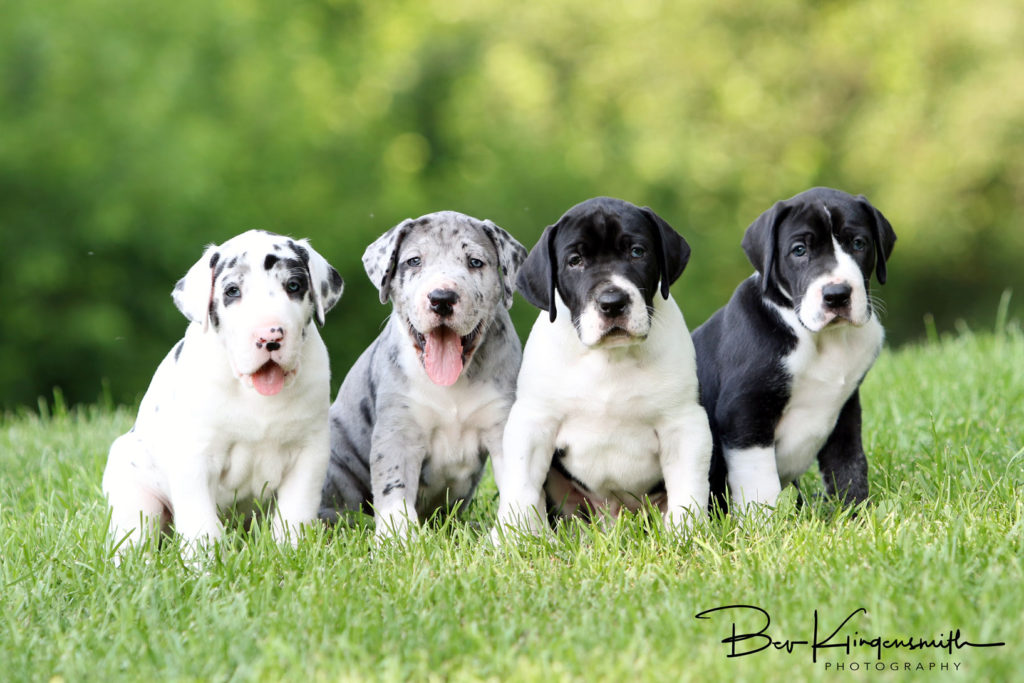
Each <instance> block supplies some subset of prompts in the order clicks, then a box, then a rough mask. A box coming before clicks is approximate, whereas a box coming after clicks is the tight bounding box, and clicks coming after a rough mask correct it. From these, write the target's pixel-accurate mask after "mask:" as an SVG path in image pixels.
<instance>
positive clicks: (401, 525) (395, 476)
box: [370, 416, 427, 541]
mask: <svg viewBox="0 0 1024 683" xmlns="http://www.w3.org/2000/svg"><path fill="white" fill-rule="evenodd" d="M425 444H426V436H425V435H424V434H422V433H420V430H419V429H417V428H416V427H415V426H414V425H412V424H401V423H399V422H398V421H397V420H395V419H388V417H387V416H381V419H380V421H379V422H378V423H377V426H376V428H375V429H374V431H373V440H372V443H371V446H370V480H371V487H372V488H373V508H374V516H375V517H376V518H377V519H376V535H377V540H378V541H380V540H383V539H386V538H392V537H393V538H399V539H403V538H406V537H407V536H408V535H409V532H410V530H411V529H412V528H414V527H415V526H416V525H417V524H418V523H419V516H418V515H417V514H416V496H417V494H418V493H419V484H420V472H421V470H422V469H423V460H424V459H425V458H426V455H427V449H426V445H425Z"/></svg>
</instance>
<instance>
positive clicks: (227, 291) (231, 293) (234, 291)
mask: <svg viewBox="0 0 1024 683" xmlns="http://www.w3.org/2000/svg"><path fill="white" fill-rule="evenodd" d="M224 296H226V297H227V298H229V299H237V298H238V297H240V296H242V290H241V289H239V287H238V285H228V286H227V287H225V288H224Z"/></svg>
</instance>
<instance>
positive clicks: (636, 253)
mask: <svg viewBox="0 0 1024 683" xmlns="http://www.w3.org/2000/svg"><path fill="white" fill-rule="evenodd" d="M646 255H647V250H646V249H644V248H643V247H641V246H634V247H633V248H632V249H630V250H629V257H630V258H634V259H641V258H643V257H644V256H646Z"/></svg>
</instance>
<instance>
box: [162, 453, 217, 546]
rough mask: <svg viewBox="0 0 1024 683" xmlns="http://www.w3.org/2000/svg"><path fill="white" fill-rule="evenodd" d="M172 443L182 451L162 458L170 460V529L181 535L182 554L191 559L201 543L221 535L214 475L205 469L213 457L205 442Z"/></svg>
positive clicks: (209, 541) (214, 539)
mask: <svg viewBox="0 0 1024 683" xmlns="http://www.w3.org/2000/svg"><path fill="white" fill-rule="evenodd" d="M176 446H177V447H176V448H175V450H176V451H177V452H179V453H183V454H184V455H180V456H178V457H177V458H176V459H172V458H173V457H174V456H173V455H172V454H168V455H167V456H166V457H164V458H163V462H165V463H169V462H173V463H174V466H173V467H169V468H167V483H168V486H169V488H170V493H171V496H170V498H171V506H172V507H173V510H174V530H175V531H176V532H177V533H178V535H179V536H180V537H181V542H182V553H183V555H184V556H185V557H186V558H188V559H194V558H195V557H196V555H197V554H198V552H199V548H200V546H201V545H204V544H207V543H214V542H216V541H218V540H220V538H221V536H223V535H224V527H223V525H222V524H221V521H220V518H219V517H218V514H217V502H216V501H215V500H214V496H213V485H212V481H213V476H214V475H213V474H211V472H210V471H209V463H211V462H213V457H212V454H211V453H210V452H209V449H208V447H207V446H206V445H201V446H200V445H189V444H176Z"/></svg>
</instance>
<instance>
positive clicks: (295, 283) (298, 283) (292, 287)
mask: <svg viewBox="0 0 1024 683" xmlns="http://www.w3.org/2000/svg"><path fill="white" fill-rule="evenodd" d="M284 288H285V290H287V291H288V292H291V293H293V294H294V293H295V292H297V291H299V290H300V289H302V280H300V279H299V278H297V277H293V278H290V279H289V280H288V282H287V283H285V286H284Z"/></svg>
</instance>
